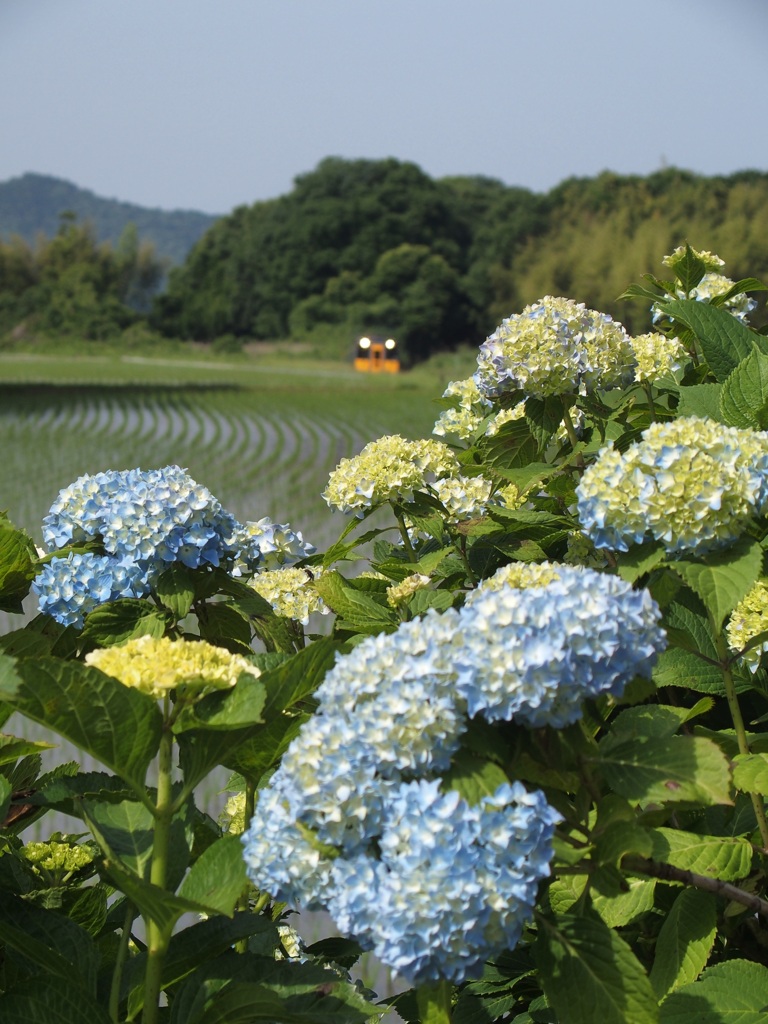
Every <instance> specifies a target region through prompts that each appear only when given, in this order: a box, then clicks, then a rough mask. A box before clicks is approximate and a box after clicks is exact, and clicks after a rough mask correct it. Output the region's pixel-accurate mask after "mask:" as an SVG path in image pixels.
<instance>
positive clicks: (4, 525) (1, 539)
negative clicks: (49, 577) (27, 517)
mask: <svg viewBox="0 0 768 1024" xmlns="http://www.w3.org/2000/svg"><path fill="white" fill-rule="evenodd" d="M36 561H37V555H36V552H35V545H34V544H33V543H32V539H31V538H30V537H29V536H28V534H26V533H25V532H24V531H23V530H17V529H15V528H14V527H13V526H10V525H9V524H8V521H7V520H3V521H2V522H0V610H4V611H15V610H16V608H17V606H18V603H19V602H20V601H21V600H22V599H23V598H24V597H26V595H27V593H28V592H29V585H30V583H31V582H32V580H33V579H34V578H35V575H36V572H37V569H36Z"/></svg>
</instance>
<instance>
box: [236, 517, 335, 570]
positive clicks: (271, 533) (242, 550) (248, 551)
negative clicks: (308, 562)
mask: <svg viewBox="0 0 768 1024" xmlns="http://www.w3.org/2000/svg"><path fill="white" fill-rule="evenodd" d="M228 543H229V545H230V546H231V547H233V548H235V549H236V551H237V554H236V556H235V565H234V567H233V570H232V575H233V576H241V575H242V574H243V573H254V572H265V571H266V572H272V571H274V570H275V569H281V568H283V566H287V565H294V564H295V563H296V562H299V561H301V559H302V558H307V557H308V556H309V555H311V554H314V552H315V550H316V548H315V547H314V546H313V545H312V544H308V543H307V542H306V541H305V540H304V538H303V536H302V535H301V533H299V532H298V531H294V530H292V529H291V527H290V526H289V525H288V523H273V522H272V520H271V519H270V518H269V516H265V517H264V518H263V519H259V520H258V521H257V522H247V523H244V524H243V525H242V526H238V527H237V529H236V530H235V531H234V533H233V534H232V536H231V537H230V538H229V539H228Z"/></svg>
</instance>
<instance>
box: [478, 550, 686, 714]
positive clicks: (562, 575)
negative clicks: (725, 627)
mask: <svg viewBox="0 0 768 1024" xmlns="http://www.w3.org/2000/svg"><path fill="white" fill-rule="evenodd" d="M660 617H661V613H660V611H659V608H658V606H657V605H656V603H655V601H653V599H652V598H651V596H650V594H649V593H648V591H647V590H639V591H638V590H633V589H632V587H631V585H630V584H628V583H626V582H625V581H624V580H621V579H620V578H619V577H618V576H609V575H607V574H605V573H599V572H595V571H594V570H592V569H586V568H583V567H582V566H566V565H552V564H549V563H542V564H540V565H528V564H525V565H519V566H518V565H515V566H512V567H510V566H506V567H504V568H502V569H500V570H499V571H498V573H497V574H496V575H494V576H492V577H491V578H490V579H489V580H486V581H484V583H483V584H481V586H480V587H478V589H477V590H475V591H473V592H472V593H471V594H470V596H469V597H468V599H467V602H466V604H465V606H464V609H463V616H462V627H463V630H464V636H465V641H464V642H465V648H466V657H468V658H469V660H470V663H471V664H472V665H473V669H474V671H473V674H472V675H471V676H470V677H469V678H468V679H465V680H462V681H460V682H459V683H458V688H459V690H460V692H461V693H462V695H463V696H464V697H465V699H466V701H467V708H468V711H469V714H470V715H475V714H482V716H483V717H484V718H486V719H488V720H489V721H496V720H498V719H504V720H509V719H514V720H515V721H518V722H522V723H524V724H525V725H528V726H530V727H531V728H540V727H542V726H545V725H553V726H555V727H556V728H558V729H559V728H562V727H563V726H565V725H568V724H570V723H571V722H575V721H576V720H577V719H578V718H580V717H581V702H582V701H583V700H584V699H585V698H588V697H597V696H599V695H600V694H611V695H612V696H614V697H619V696H621V694H622V693H623V692H624V688H625V686H626V685H627V683H628V682H629V681H630V680H631V679H633V678H634V677H635V676H636V675H640V676H643V677H644V678H650V675H651V670H652V668H653V665H654V663H655V661H656V657H657V655H658V653H659V651H661V650H663V648H664V646H665V644H666V639H665V634H664V631H663V630H662V629H661V627H660V626H659V620H660Z"/></svg>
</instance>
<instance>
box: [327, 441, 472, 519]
mask: <svg viewBox="0 0 768 1024" xmlns="http://www.w3.org/2000/svg"><path fill="white" fill-rule="evenodd" d="M458 470H459V464H458V461H457V459H456V456H455V455H454V454H453V452H452V451H451V449H450V448H449V447H448V445H446V444H443V443H442V441H433V440H432V439H428V440H420V441H408V440H406V439H405V438H404V437H400V435H399V434H391V435H387V436H386V437H380V438H379V439H378V440H376V441H371V442H370V443H369V444H367V445H366V446H365V448H363V450H362V451H361V452H360V454H359V455H356V456H354V457H353V458H351V459H342V460H341V462H340V463H339V465H338V466H337V467H336V469H335V470H334V471H333V472H332V473H331V475H330V477H329V479H328V486H327V487H326V489H325V491H324V492H323V497H324V498H325V500H326V502H327V503H328V504H329V505H330V506H331V508H337V509H339V510H340V511H341V512H353V513H354V514H355V515H357V516H360V517H362V516H363V515H364V513H365V510H366V509H368V508H374V507H375V506H377V505H381V504H382V503H383V502H385V501H390V500H400V501H409V500H410V499H411V498H412V497H413V492H414V491H417V490H423V489H424V488H425V487H426V485H427V483H429V482H431V481H432V480H434V479H439V478H441V477H444V476H451V475H453V474H455V473H458Z"/></svg>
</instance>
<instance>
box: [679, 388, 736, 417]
mask: <svg viewBox="0 0 768 1024" xmlns="http://www.w3.org/2000/svg"><path fill="white" fill-rule="evenodd" d="M722 390H723V385H722V384H692V385H690V386H689V387H685V388H680V404H679V405H678V407H677V414H678V416H700V417H702V419H708V420H716V421H717V422H718V423H723V422H725V421H724V418H723V413H722V411H721V408H720V395H721V394H722Z"/></svg>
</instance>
